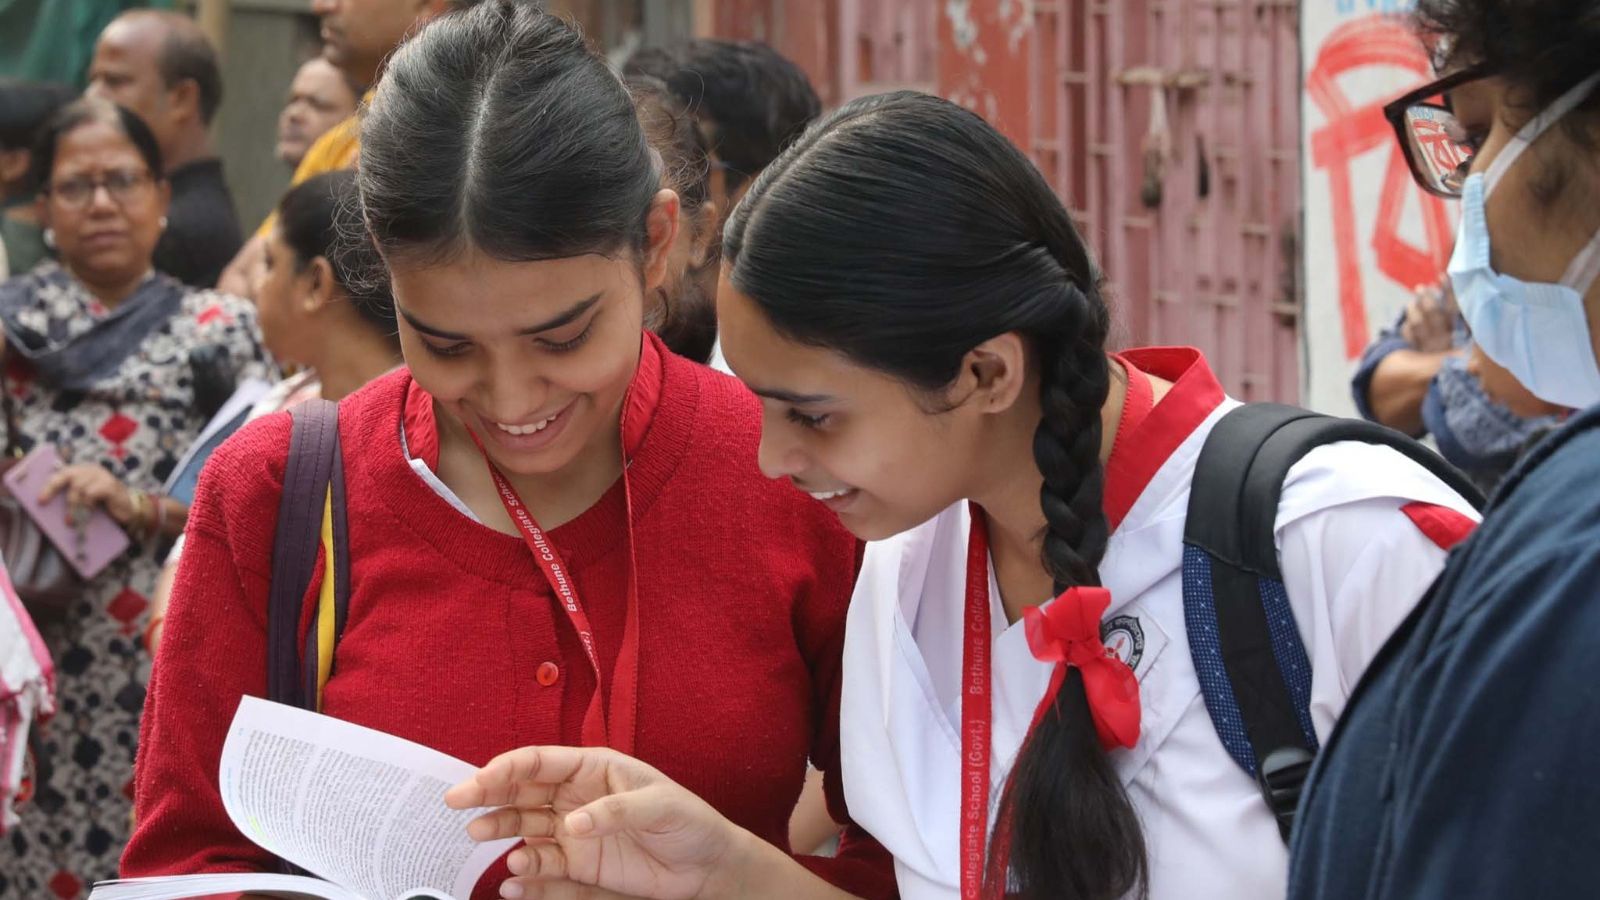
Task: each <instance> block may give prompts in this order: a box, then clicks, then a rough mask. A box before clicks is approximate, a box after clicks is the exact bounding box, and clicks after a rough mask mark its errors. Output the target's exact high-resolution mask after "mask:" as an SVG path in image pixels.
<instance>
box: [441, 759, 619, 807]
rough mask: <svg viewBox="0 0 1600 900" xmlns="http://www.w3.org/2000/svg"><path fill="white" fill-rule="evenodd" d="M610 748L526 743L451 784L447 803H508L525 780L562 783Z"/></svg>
mask: <svg viewBox="0 0 1600 900" xmlns="http://www.w3.org/2000/svg"><path fill="white" fill-rule="evenodd" d="M609 752H610V751H607V750H605V749H604V748H583V747H522V748H520V749H517V750H512V751H509V752H507V753H502V754H500V755H499V756H497V757H495V758H494V759H492V760H490V761H489V764H488V765H486V766H484V767H483V768H482V769H479V770H478V773H477V774H476V775H474V776H473V777H472V779H471V780H469V781H464V782H462V783H461V784H458V785H456V786H455V787H453V788H451V789H450V790H449V792H447V793H446V794H445V803H446V804H447V805H448V806H450V808H451V809H471V808H472V807H475V806H507V805H510V804H512V803H514V802H516V798H517V792H518V791H519V790H520V789H521V788H522V785H523V784H524V783H531V784H539V785H552V786H553V785H559V784H562V783H564V782H567V781H571V780H572V779H573V778H574V777H576V776H577V775H578V774H579V773H580V772H582V771H583V767H584V764H585V762H591V763H592V762H598V761H601V759H602V758H603V757H604V756H605V755H606V754H607V753H609Z"/></svg>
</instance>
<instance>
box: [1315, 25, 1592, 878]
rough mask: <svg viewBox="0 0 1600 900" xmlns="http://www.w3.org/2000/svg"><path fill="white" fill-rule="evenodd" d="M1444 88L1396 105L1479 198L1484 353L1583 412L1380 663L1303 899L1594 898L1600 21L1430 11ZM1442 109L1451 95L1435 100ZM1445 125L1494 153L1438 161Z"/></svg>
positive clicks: (1428, 30)
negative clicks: (1439, 131)
mask: <svg viewBox="0 0 1600 900" xmlns="http://www.w3.org/2000/svg"><path fill="white" fill-rule="evenodd" d="M1416 15H1417V21H1418V22H1419V24H1420V27H1421V31H1422V34H1423V36H1424V37H1425V38H1426V39H1427V40H1429V41H1434V42H1439V44H1440V45H1442V46H1446V47H1448V48H1449V53H1448V55H1447V56H1446V57H1445V59H1444V66H1443V67H1442V68H1443V71H1445V72H1446V74H1445V75H1444V77H1443V78H1441V79H1440V80H1439V81H1438V82H1436V83H1435V84H1433V85H1430V86H1429V87H1427V88H1424V89H1422V90H1420V91H1418V92H1416V93H1414V94H1412V95H1410V96H1408V97H1405V98H1401V99H1400V100H1399V101H1396V103H1395V104H1393V105H1392V106H1391V119H1392V120H1393V121H1394V122H1395V123H1396V126H1397V131H1398V137H1399V139H1400V141H1401V143H1402V146H1403V147H1404V148H1405V149H1406V153H1407V155H1408V157H1409V158H1411V159H1413V160H1415V161H1414V162H1413V164H1412V168H1413V171H1414V173H1415V174H1416V176H1417V178H1418V180H1419V182H1420V183H1422V184H1423V185H1424V186H1426V187H1429V188H1430V189H1434V190H1438V191H1440V192H1449V193H1455V194H1457V195H1459V196H1460V198H1461V225H1460V232H1459V235H1458V237H1457V242H1456V250H1455V254H1454V256H1453V258H1452V259H1451V260H1450V265H1449V273H1450V279H1451V282H1452V284H1453V285H1454V288H1455V292H1456V297H1457V301H1458V302H1459V304H1460V306H1461V312H1462V315H1463V316H1465V318H1466V320H1467V323H1468V324H1469V325H1470V326H1471V328H1472V333H1473V339H1474V341H1476V342H1477V344H1478V346H1479V347H1481V348H1482V350H1483V353H1484V354H1486V355H1487V357H1488V358H1489V359H1490V360H1492V361H1493V362H1495V363H1497V364H1498V365H1500V366H1502V367H1504V368H1505V369H1506V370H1507V371H1508V372H1509V373H1510V374H1511V375H1512V376H1513V377H1514V378H1515V379H1516V381H1518V382H1520V383H1521V384H1522V385H1523V386H1525V387H1526V388H1527V390H1528V391H1529V392H1531V393H1532V394H1533V395H1535V396H1536V397H1538V398H1539V399H1540V400H1542V401H1544V402H1546V403H1552V404H1557V405H1559V406H1564V407H1570V408H1573V409H1579V410H1586V411H1584V412H1580V413H1579V414H1577V415H1576V416H1574V417H1573V418H1572V419H1570V420H1569V421H1568V422H1567V423H1566V424H1565V425H1563V426H1562V427H1561V428H1560V429H1559V430H1558V431H1556V432H1555V433H1554V434H1552V435H1550V436H1548V437H1546V438H1545V439H1544V441H1543V442H1542V443H1541V444H1540V445H1539V446H1538V447H1537V448H1536V449H1535V450H1534V451H1533V452H1532V453H1531V454H1530V455H1529V456H1528V457H1527V458H1526V459H1524V460H1523V461H1522V462H1521V463H1520V464H1519V465H1518V466H1517V467H1516V468H1515V469H1514V470H1513V471H1512V472H1511V474H1510V475H1508V476H1507V478H1506V480H1505V481H1504V482H1503V483H1502V485H1501V487H1500V490H1499V493H1498V494H1497V495H1496V497H1495V500H1494V502H1493V503H1492V504H1491V505H1490V507H1489V509H1488V511H1487V514H1486V516H1485V519H1484V522H1483V525H1482V527H1480V528H1479V529H1478V530H1477V533H1476V534H1475V535H1474V536H1473V537H1472V538H1471V539H1470V540H1468V541H1467V542H1466V543H1465V544H1463V545H1462V546H1461V547H1460V548H1459V549H1458V551H1457V552H1456V553H1455V554H1454V555H1453V556H1452V557H1451V559H1450V562H1449V564H1448V565H1447V566H1446V568H1445V571H1444V573H1443V574H1442V575H1441V576H1440V579H1439V581H1438V582H1437V583H1436V584H1435V585H1434V587H1433V588H1432V589H1431V591H1430V593H1429V596H1428V597H1426V598H1425V599H1424V600H1423V602H1422V603H1421V604H1420V605H1419V606H1418V609H1417V611H1416V612H1415V613H1414V614H1413V615H1412V616H1411V617H1410V618H1409V619H1408V620H1407V621H1406V622H1405V623H1404V624H1403V625H1402V626H1401V628H1400V629H1399V631H1398V632H1397V634H1396V637H1395V639H1394V640H1393V641H1392V642H1391V643H1390V644H1389V645H1388V646H1387V647H1386V648H1385V650H1384V652H1383V653H1382V654H1381V655H1380V656H1379V657H1378V659H1377V660H1376V661H1375V662H1374V664H1373V666H1372V668H1371V669H1370V670H1369V672H1368V674H1367V676H1366V678H1365V679H1364V680H1363V682H1362V684H1361V686H1360V687H1359V688H1357V690H1356V693H1355V695H1354V696H1353V697H1352V698H1351V706H1350V709H1349V710H1348V711H1347V712H1346V714H1345V719H1344V722H1343V723H1342V724H1341V727H1340V728H1339V730H1338V731H1337V732H1336V733H1335V734H1334V737H1333V739H1332V740H1331V741H1330V743H1329V744H1328V746H1327V747H1326V749H1325V751H1324V754H1323V758H1322V760H1321V761H1320V763H1319V765H1318V767H1317V769H1316V770H1315V771H1314V772H1313V774H1312V777H1311V781H1310V782H1309V784H1308V785H1307V787H1306V794H1305V796H1304V798H1303V801H1302V804H1301V807H1300V817H1301V825H1300V832H1299V834H1298V836H1297V839H1296V842H1295V846H1294V861H1293V866H1292V870H1291V883H1290V896H1291V897H1293V898H1295V900H1323V898H1330V900H1331V898H1346V897H1380V896H1382V897H1406V898H1417V900H1430V898H1446V897H1448V898H1452V900H1455V898H1478V897H1482V898H1489V897H1495V898H1499V897H1588V896H1593V895H1594V893H1595V889H1596V885H1600V856H1597V855H1596V854H1595V853H1594V846H1595V841H1594V836H1595V833H1596V831H1595V828H1596V824H1595V816H1596V812H1597V811H1600V772H1597V771H1596V769H1595V765H1594V763H1595V759H1596V758H1597V756H1600V708H1597V706H1596V697H1597V693H1596V688H1595V685H1596V684H1597V683H1600V655H1597V654H1596V653H1595V649H1594V644H1595V635H1596V634H1600V602H1597V601H1600V495H1597V493H1596V484H1597V483H1600V408H1597V407H1596V404H1600V364H1597V362H1596V357H1597V355H1600V341H1597V340H1596V337H1597V336H1600V277H1597V276H1600V202H1597V201H1600V154H1597V153H1596V147H1600V7H1597V6H1596V5H1595V4H1594V3H1593V2H1592V0H1519V2H1513V0H1420V2H1419V3H1418V4H1417V10H1416ZM1438 97H1443V98H1444V99H1443V101H1442V102H1441V101H1439V100H1438V99H1435V98H1438ZM1439 120H1444V121H1446V122H1447V124H1448V125H1449V126H1450V132H1451V133H1453V134H1457V135H1460V136H1464V137H1465V138H1466V140H1467V143H1468V146H1469V147H1470V148H1473V149H1476V154H1475V155H1473V156H1472V158H1471V159H1470V160H1469V161H1468V163H1466V164H1465V165H1464V166H1462V167H1461V168H1459V169H1456V170H1452V171H1440V170H1439V169H1436V168H1434V167H1433V166H1432V165H1431V164H1430V161H1429V160H1430V157H1428V156H1427V155H1425V154H1420V153H1418V152H1417V149H1416V147H1415V146H1413V141H1414V138H1415V136H1416V135H1418V133H1419V132H1425V131H1426V130H1427V129H1428V128H1429V127H1430V123H1431V122H1435V121H1439Z"/></svg>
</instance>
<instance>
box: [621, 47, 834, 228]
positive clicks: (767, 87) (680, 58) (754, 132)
mask: <svg viewBox="0 0 1600 900" xmlns="http://www.w3.org/2000/svg"><path fill="white" fill-rule="evenodd" d="M624 73H625V74H628V75H650V76H653V77H655V78H659V79H661V80H662V81H663V82H665V83H666V85H667V87H668V88H670V89H671V90H672V92H673V93H674V94H677V95H678V98H679V99H680V100H682V101H683V105H684V106H685V107H687V108H688V109H689V110H690V111H691V112H692V113H694V115H695V118H696V119H697V120H698V121H699V124H700V128H701V131H702V132H703V133H704V134H705V137H706V145H707V147H708V148H709V151H710V157H711V199H712V201H713V202H714V203H716V205H717V211H718V214H719V216H720V217H721V220H722V221H726V219H727V217H728V214H729V213H730V212H732V211H733V207H734V206H736V205H737V204H738V202H739V199H740V198H741V197H743V196H744V194H745V191H747V190H749V188H750V184H751V182H752V181H754V180H755V177H756V176H757V175H759V174H761V170H762V169H764V168H766V167H767V164H768V163H770V162H772V161H773V160H774V159H776V158H777V157H778V154H779V153H781V152H782V151H783V148H784V147H787V146H788V145H789V142H790V141H792V140H794V139H795V138H797V137H799V136H800V133H801V132H802V131H805V129H806V126H807V125H809V124H811V122H812V121H813V120H815V119H816V118H817V116H818V115H820V114H821V112H822V101H821V100H819V99H818V98H817V92H816V90H815V89H814V88H812V86H811V80H810V79H809V78H807V77H806V73H805V72H804V71H803V70H802V69H801V68H800V67H799V66H797V65H795V64H794V63H793V62H791V61H790V60H789V59H788V58H787V57H785V56H783V55H782V54H780V53H779V52H778V51H776V50H774V49H772V48H771V47H769V46H767V45H766V44H762V43H757V42H753V41H723V40H712V39H709V38H700V39H696V40H692V41H689V42H687V43H684V44H680V45H677V46H674V47H666V48H651V49H647V50H641V51H639V52H638V53H636V54H634V55H633V57H632V58H631V59H630V60H629V61H628V64H627V66H626V67H625V68H624Z"/></svg>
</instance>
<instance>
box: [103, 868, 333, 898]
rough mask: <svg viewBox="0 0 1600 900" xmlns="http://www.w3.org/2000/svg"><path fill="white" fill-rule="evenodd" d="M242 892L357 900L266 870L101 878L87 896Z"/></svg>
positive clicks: (321, 885) (330, 887)
mask: <svg viewBox="0 0 1600 900" xmlns="http://www.w3.org/2000/svg"><path fill="white" fill-rule="evenodd" d="M244 892H249V893H252V894H261V895H262V896H266V897H285V898H306V897H315V898H317V900H361V898H360V897H357V896H356V895H355V894H352V893H350V892H349V891H347V890H345V889H344V888H342V887H339V886H338V885H336V884H329V883H328V882H326V881H323V880H321V879H318V878H305V877H302V876H299V875H273V874H271V873H268V872H241V873H237V874H219V875H173V876H168V877H160V876H158V877H155V878H124V879H122V880H120V881H102V882H100V883H99V884H96V885H95V886H94V890H93V891H91V892H90V893H89V900H188V898H190V897H210V896H212V895H214V894H234V893H244Z"/></svg>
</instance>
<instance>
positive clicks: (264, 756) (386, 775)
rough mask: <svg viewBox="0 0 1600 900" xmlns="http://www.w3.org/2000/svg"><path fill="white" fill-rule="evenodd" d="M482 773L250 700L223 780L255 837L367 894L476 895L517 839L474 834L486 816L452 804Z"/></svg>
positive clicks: (230, 742) (371, 899)
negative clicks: (482, 839) (456, 792)
mask: <svg viewBox="0 0 1600 900" xmlns="http://www.w3.org/2000/svg"><path fill="white" fill-rule="evenodd" d="M475 771H477V769H476V768H475V767H473V766H471V765H468V764H467V763H465V762H462V761H461V760H459V759H455V758H454V757H451V756H447V755H445V754H443V753H440V752H439V751H437V750H433V749H430V748H428V747H424V746H422V745H420V744H414V743H412V742H410V741H407V740H404V739H402V738H397V737H395V736H393V735H390V734H384V733H383V732H381V731H374V730H372V729H370V728H363V727H361V726H359V725H352V724H350V723H349V722H343V721H340V720H338V719H334V718H330V717H328V716H323V715H318V714H317V713H313V712H307V711H305V710H302V709H295V708H294V707H290V706H284V705H282V704H278V703H271V702H269V701H266V700H262V699H259V698H256V697H245V698H243V699H242V700H240V702H239V711H238V713H236V714H235V715H234V717H233V725H232V726H231V727H230V728H229V729H228V739H227V742H226V743H225V744H224V745H223V748H222V766H221V771H219V772H218V783H219V785H220V787H221V791H222V803H223V806H224V808H226V809H227V811H228V816H229V817H230V818H231V819H233V822H234V824H235V825H237V826H238V828H239V830H240V831H241V832H243V833H244V835H245V836H246V837H248V838H250V839H251V840H252V841H255V842H256V844H258V845H260V846H261V847H262V849H264V850H267V851H269V852H271V853H274V854H276V855H277V856H279V857H282V858H283V859H286V860H288V861H290V862H292V863H294V864H295V865H297V866H299V867H301V868H302V869H305V870H306V871H308V872H312V873H314V874H316V875H319V876H321V877H322V878H326V879H327V880H329V881H331V882H334V883H335V884H338V885H341V886H343V887H345V888H348V889H349V890H350V891H353V892H354V893H356V894H358V895H360V896H361V897H362V898H365V900H393V898H397V897H406V896H414V895H416V894H417V893H418V892H419V891H431V892H434V893H437V894H440V895H443V896H444V897H446V898H449V897H455V898H459V900H466V898H467V897H468V896H470V895H471V893H472V888H473V886H474V885H475V884H477V882H478V879H479V878H480V877H481V876H482V875H483V873H484V871H485V870H487V869H488V868H489V866H490V865H491V864H493V863H494V861H495V860H497V859H499V858H500V857H501V856H502V855H504V854H505V853H506V852H507V851H508V850H510V849H511V848H512V847H513V846H515V845H516V844H517V840H516V839H515V838H511V839H507V840H501V841H494V842H491V843H486V844H480V843H478V842H476V841H474V840H472V839H471V838H469V837H467V823H468V822H470V821H472V819H474V818H475V817H476V816H477V815H478V814H479V813H478V812H476V811H473V810H460V811H457V810H451V809H449V808H447V807H446V806H445V805H444V793H445V791H446V790H447V789H448V788H450V786H451V785H454V784H456V783H457V782H460V781H464V780H466V779H467V778H470V777H471V776H472V773H473V772H475Z"/></svg>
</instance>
